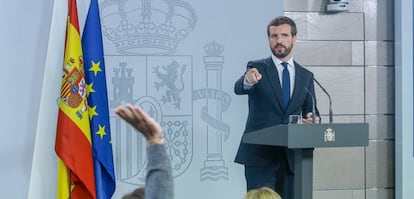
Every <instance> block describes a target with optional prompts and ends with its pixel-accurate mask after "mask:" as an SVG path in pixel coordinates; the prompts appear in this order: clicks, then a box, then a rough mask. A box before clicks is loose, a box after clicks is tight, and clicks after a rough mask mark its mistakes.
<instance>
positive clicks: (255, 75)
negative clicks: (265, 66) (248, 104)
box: [244, 68, 262, 84]
mask: <svg viewBox="0 0 414 199" xmlns="http://www.w3.org/2000/svg"><path fill="white" fill-rule="evenodd" d="M244 78H245V79H246V82H247V83H249V84H257V82H259V80H261V79H262V74H260V73H259V71H258V70H257V69H256V68H251V69H249V70H248V71H247V72H246V74H245V76H244Z"/></svg>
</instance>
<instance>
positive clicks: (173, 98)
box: [154, 61, 186, 109]
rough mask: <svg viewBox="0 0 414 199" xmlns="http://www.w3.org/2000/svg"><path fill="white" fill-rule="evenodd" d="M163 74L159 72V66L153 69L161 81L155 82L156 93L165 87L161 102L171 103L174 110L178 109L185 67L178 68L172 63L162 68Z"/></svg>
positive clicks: (174, 62)
mask: <svg viewBox="0 0 414 199" xmlns="http://www.w3.org/2000/svg"><path fill="white" fill-rule="evenodd" d="M162 69H163V70H164V72H161V71H160V66H156V67H154V73H155V74H156V75H157V77H158V78H159V79H160V80H161V81H159V82H155V88H156V89H157V91H158V90H159V89H160V88H162V87H166V89H167V90H166V91H165V94H164V95H163V96H162V98H161V101H162V102H164V104H165V103H167V102H171V103H173V104H174V107H175V108H176V109H180V103H181V98H180V96H179V94H180V93H181V92H182V91H183V90H184V80H183V74H184V71H185V69H186V65H182V66H180V65H179V64H178V63H177V62H176V61H173V62H172V63H171V64H169V65H167V66H162Z"/></svg>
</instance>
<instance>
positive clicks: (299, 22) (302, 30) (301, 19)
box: [284, 12, 308, 40]
mask: <svg viewBox="0 0 414 199" xmlns="http://www.w3.org/2000/svg"><path fill="white" fill-rule="evenodd" d="M284 15H285V16H287V17H290V18H292V19H293V20H295V23H296V29H297V31H298V33H297V39H298V40H307V38H308V32H307V29H308V28H307V26H308V22H307V12H285V13H284Z"/></svg>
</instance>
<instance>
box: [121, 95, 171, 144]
mask: <svg viewBox="0 0 414 199" xmlns="http://www.w3.org/2000/svg"><path fill="white" fill-rule="evenodd" d="M114 111H115V113H116V114H118V115H119V117H121V118H122V119H124V120H125V121H126V122H128V123H129V124H130V125H131V126H133V127H134V128H135V129H136V130H138V131H139V132H140V133H141V134H142V135H143V136H144V137H145V138H146V139H147V141H148V143H149V144H163V143H164V136H163V134H162V129H161V126H160V125H159V124H158V122H156V121H155V120H154V119H153V118H152V117H150V116H149V115H148V114H147V113H146V112H145V111H144V110H142V109H141V108H140V107H137V106H133V105H131V104H129V103H127V104H126V105H125V106H118V107H117V108H115V110H114Z"/></svg>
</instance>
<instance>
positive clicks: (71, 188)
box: [55, 0, 96, 199]
mask: <svg viewBox="0 0 414 199" xmlns="http://www.w3.org/2000/svg"><path fill="white" fill-rule="evenodd" d="M86 87H87V84H86V82H85V74H84V63H83V56H82V44H81V39H80V34H79V23H78V12H77V6H76V0H69V4H68V18H67V27H66V43H65V55H64V63H63V75H62V84H61V92H60V98H59V112H58V122H57V130H56V142H55V151H56V154H57V155H58V181H57V198H58V199H68V198H70V199H89V198H96V190H95V180H94V167H93V159H92V145H91V132H90V125H89V114H88V103H87V100H86V97H87V92H86V90H87V88H86Z"/></svg>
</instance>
